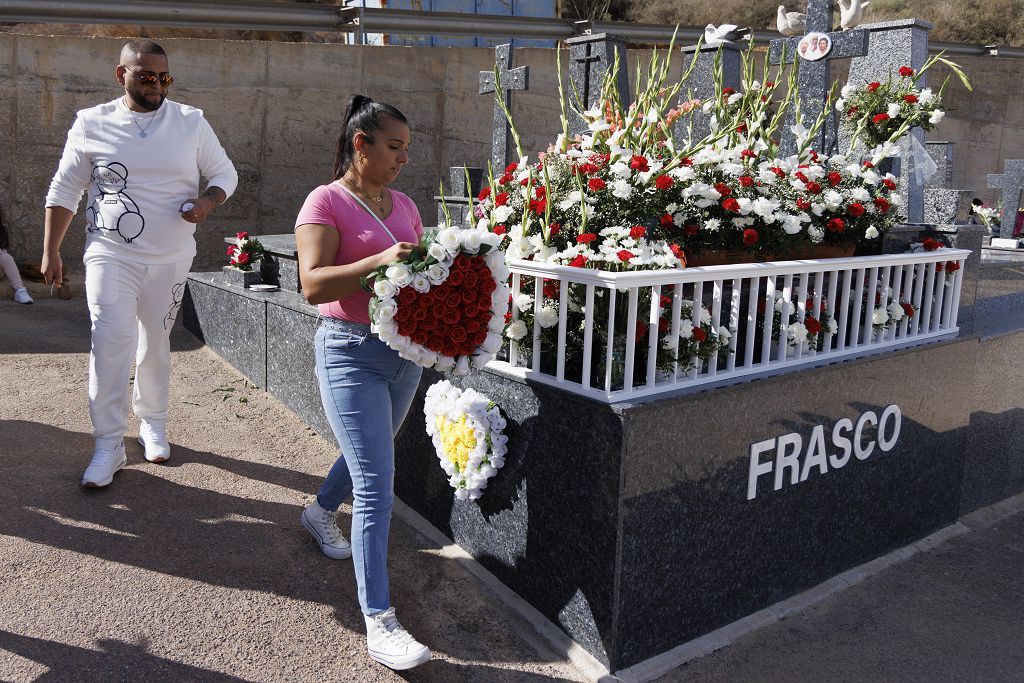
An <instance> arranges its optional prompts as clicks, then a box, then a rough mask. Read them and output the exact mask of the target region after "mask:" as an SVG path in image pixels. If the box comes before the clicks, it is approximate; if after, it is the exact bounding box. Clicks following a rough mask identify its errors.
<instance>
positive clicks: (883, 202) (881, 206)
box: [874, 197, 889, 213]
mask: <svg viewBox="0 0 1024 683" xmlns="http://www.w3.org/2000/svg"><path fill="white" fill-rule="evenodd" d="M874 204H875V206H876V207H878V210H879V211H881V212H882V213H888V212H889V200H888V199H883V198H882V197H878V198H877V199H875V201H874Z"/></svg>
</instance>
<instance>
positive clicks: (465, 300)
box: [462, 288, 477, 305]
mask: <svg viewBox="0 0 1024 683" xmlns="http://www.w3.org/2000/svg"><path fill="white" fill-rule="evenodd" d="M476 296H477V293H476V292H475V291H474V290H472V289H469V288H466V289H464V290H462V304H463V305H466V304H470V303H473V301H475V300H476Z"/></svg>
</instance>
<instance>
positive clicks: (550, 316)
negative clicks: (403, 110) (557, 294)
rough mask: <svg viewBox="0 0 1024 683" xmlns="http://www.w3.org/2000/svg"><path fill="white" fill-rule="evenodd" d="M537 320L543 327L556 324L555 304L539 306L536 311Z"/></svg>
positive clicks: (556, 312)
mask: <svg viewBox="0 0 1024 683" xmlns="http://www.w3.org/2000/svg"><path fill="white" fill-rule="evenodd" d="M537 322H538V323H539V324H540V326H541V327H542V328H544V329H547V328H549V327H554V326H555V325H557V324H558V309H557V308H556V307H555V306H541V307H540V310H539V311H537Z"/></svg>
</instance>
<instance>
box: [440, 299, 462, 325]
mask: <svg viewBox="0 0 1024 683" xmlns="http://www.w3.org/2000/svg"><path fill="white" fill-rule="evenodd" d="M460 303H461V302H460ZM443 319H444V321H445V323H446V324H448V325H454V324H455V323H457V322H459V321H460V320H462V313H461V312H460V311H459V309H458V308H456V307H451V308H446V309H445V310H444V315H443Z"/></svg>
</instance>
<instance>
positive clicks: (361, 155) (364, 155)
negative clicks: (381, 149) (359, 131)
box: [359, 152, 366, 164]
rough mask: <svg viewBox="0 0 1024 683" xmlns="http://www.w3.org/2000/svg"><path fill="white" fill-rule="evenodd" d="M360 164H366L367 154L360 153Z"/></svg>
mask: <svg viewBox="0 0 1024 683" xmlns="http://www.w3.org/2000/svg"><path fill="white" fill-rule="evenodd" d="M359 163H361V164H365V163H366V154H365V153H364V152H360V153H359Z"/></svg>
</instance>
